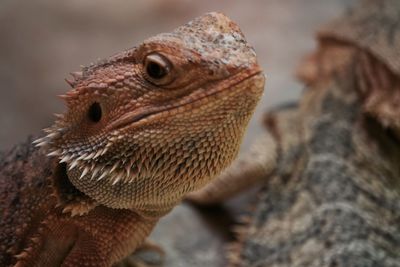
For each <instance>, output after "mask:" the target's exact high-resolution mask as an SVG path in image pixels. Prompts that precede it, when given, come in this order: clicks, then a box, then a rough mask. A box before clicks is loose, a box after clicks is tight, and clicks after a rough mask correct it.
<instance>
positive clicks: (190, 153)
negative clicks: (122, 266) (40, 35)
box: [0, 13, 264, 266]
mask: <svg viewBox="0 0 400 267" xmlns="http://www.w3.org/2000/svg"><path fill="white" fill-rule="evenodd" d="M72 75H73V77H74V80H72V81H68V82H69V83H70V84H71V86H72V87H73V89H72V90H71V91H69V92H68V93H67V94H66V95H64V96H62V98H63V99H65V101H66V103H67V107H68V110H67V112H66V113H65V114H64V115H59V116H58V119H57V121H56V122H55V123H54V125H53V126H52V127H51V128H48V129H46V130H45V131H46V132H47V135H46V136H45V137H43V138H41V139H39V140H37V141H36V142H35V143H36V145H37V146H39V147H40V146H43V147H44V148H43V149H41V150H37V149H34V148H33V147H30V146H28V145H22V146H20V147H17V148H15V149H14V150H13V151H12V152H10V153H8V154H6V155H5V156H4V159H3V161H2V164H3V165H2V168H1V172H0V178H1V179H0V182H1V183H0V185H1V187H0V190H1V191H0V197H1V198H0V201H1V202H0V208H1V213H2V216H1V218H2V219H1V221H0V226H1V229H2V233H1V236H0V237H1V239H0V241H1V243H0V244H1V254H0V265H1V266H13V265H15V266H59V265H61V266H80V265H83V264H84V265H85V266H111V265H112V264H114V263H116V262H118V261H120V260H121V259H123V258H124V257H126V256H128V255H129V254H130V253H132V252H133V251H134V250H135V249H136V248H137V247H138V246H140V245H141V244H142V243H143V241H144V239H145V238H146V236H147V235H148V234H149V232H150V231H151V229H152V228H153V226H154V225H155V223H156V222H157V220H158V219H159V218H160V217H161V216H163V215H164V214H166V213H167V212H169V211H170V210H171V209H172V208H173V207H174V206H175V205H176V204H177V203H179V202H180V201H181V199H182V198H183V197H184V195H185V194H186V193H188V192H191V191H193V190H196V189H199V188H200V187H201V186H203V185H205V184H206V183H207V182H208V181H210V180H211V179H212V178H213V177H214V176H216V175H217V174H218V173H220V172H221V171H222V170H223V169H224V168H225V167H226V166H228V165H229V164H230V163H231V161H232V160H233V158H234V157H235V156H236V154H237V152H238V149H239V145H240V142H241V139H242V136H243V133H244V131H245V128H246V126H247V124H248V121H249V119H250V117H251V115H252V113H253V111H254V108H255V106H256V104H257V102H258V100H259V99H260V96H261V94H262V92H263V87H264V76H263V74H262V70H261V68H260V66H259V65H258V63H257V61H256V57H255V53H254V50H253V49H252V48H251V47H250V46H249V45H248V44H247V42H246V40H245V39H244V36H243V34H242V33H241V32H240V29H239V28H238V26H237V25H236V24H235V23H233V22H232V21H231V20H229V18H227V17H226V16H224V15H222V14H218V13H209V14H206V15H204V16H201V17H199V18H197V19H195V20H193V21H191V22H189V23H188V24H186V25H184V26H182V27H180V28H178V29H176V30H175V31H173V32H171V33H165V34H160V35H157V36H155V37H152V38H150V39H148V40H146V41H145V42H144V43H143V44H141V45H140V46H138V47H135V48H132V49H129V50H127V51H125V52H122V53H119V54H117V55H115V56H112V57H111V58H109V59H108V60H105V61H103V62H100V63H98V64H95V65H92V66H90V67H88V68H85V69H84V70H83V72H82V73H73V74H72ZM45 154H48V155H49V156H53V158H51V159H50V158H48V157H46V156H45Z"/></svg>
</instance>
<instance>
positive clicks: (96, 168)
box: [90, 167, 100, 180]
mask: <svg viewBox="0 0 400 267" xmlns="http://www.w3.org/2000/svg"><path fill="white" fill-rule="evenodd" d="M99 170H100V167H95V168H94V170H93V173H92V177H91V178H90V180H92V179H93V178H94V177H95V176H96V174H97V173H98V172H99Z"/></svg>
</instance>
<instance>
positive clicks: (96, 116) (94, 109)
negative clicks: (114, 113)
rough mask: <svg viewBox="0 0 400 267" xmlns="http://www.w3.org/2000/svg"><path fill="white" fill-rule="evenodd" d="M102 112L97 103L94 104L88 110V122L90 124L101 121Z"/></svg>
mask: <svg viewBox="0 0 400 267" xmlns="http://www.w3.org/2000/svg"><path fill="white" fill-rule="evenodd" d="M101 116H102V110H101V106H100V104H99V103H97V102H94V103H93V104H92V105H91V106H90V107H89V110H88V117H89V120H90V121H92V122H99V121H100V120H101Z"/></svg>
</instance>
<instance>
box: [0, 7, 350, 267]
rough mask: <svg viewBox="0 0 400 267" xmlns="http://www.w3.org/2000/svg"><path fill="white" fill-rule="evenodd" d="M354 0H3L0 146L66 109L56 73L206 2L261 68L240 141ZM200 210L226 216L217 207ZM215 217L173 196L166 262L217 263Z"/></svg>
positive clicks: (181, 18) (284, 97)
mask: <svg viewBox="0 0 400 267" xmlns="http://www.w3.org/2000/svg"><path fill="white" fill-rule="evenodd" d="M354 2H355V1H354V0H353V1H348V0H330V1H321V0H264V1H262V0H253V1H245V0H243V1H235V0H224V1H215V0H214V1H212V0H202V1H200V0H197V1H196V0H192V1H191V0H142V1H128V0H97V1H92V0H69V1H54V0H1V1H0V38H1V39H0V150H3V149H7V148H10V147H11V146H12V145H13V144H14V143H16V142H18V141H21V140H23V139H24V138H25V137H26V136H27V135H28V134H31V133H38V132H39V130H40V129H41V128H43V127H46V126H49V125H50V124H51V122H52V121H53V117H52V113H54V112H62V111H63V109H64V107H63V104H62V102H61V101H60V100H59V99H58V98H56V95H58V94H61V93H63V92H65V91H66V90H68V86H67V84H66V83H65V82H64V81H63V80H64V78H65V77H67V73H69V72H71V71H75V70H79V66H80V64H84V65H85V64H88V63H90V62H92V61H95V60H96V59H97V58H98V57H107V56H109V55H112V54H114V53H115V52H118V51H120V50H122V49H126V48H129V47H132V46H134V45H135V44H138V43H140V42H141V41H142V40H143V39H144V38H147V37H149V36H152V35H154V34H156V33H159V32H163V31H169V30H171V29H173V28H175V27H176V26H179V25H181V24H183V23H185V22H187V21H188V20H190V19H192V18H193V17H195V16H198V15H200V14H202V13H204V12H207V11H222V12H223V13H225V14H227V15H228V16H229V17H231V18H232V19H233V20H234V21H236V22H237V23H238V24H239V25H240V27H241V28H242V30H243V32H244V33H245V35H246V37H247V39H248V41H249V42H250V43H251V44H253V46H254V47H255V49H256V52H257V54H258V57H259V61H260V63H261V64H262V66H263V67H264V70H265V73H266V75H267V86H266V91H265V94H264V97H263V99H262V101H261V103H260V105H259V107H258V109H257V112H256V115H255V117H254V119H253V120H252V122H251V125H250V128H249V132H248V134H247V136H246V139H245V142H244V150H245V149H246V148H247V146H248V144H249V143H250V141H251V139H252V137H254V136H255V135H257V132H259V131H260V127H259V120H260V116H261V114H262V112H263V111H265V110H266V109H267V108H269V107H271V106H272V105H274V104H277V103H282V102H285V101H291V100H296V99H298V97H299V95H300V93H301V89H302V85H300V84H299V83H297V82H296V81H295V79H294V77H293V73H294V70H295V67H296V65H297V63H298V62H299V60H300V59H301V57H302V56H303V55H304V54H305V53H307V52H309V51H312V49H313V48H314V47H315V41H314V39H313V32H314V31H315V29H317V28H318V25H320V24H321V23H324V22H326V21H327V20H329V19H330V18H332V17H334V16H337V15H338V14H340V13H341V12H342V11H343V10H344V9H345V8H346V7H347V6H349V5H350V4H351V3H354ZM239 202H240V201H239ZM232 203H233V204H232ZM232 203H230V204H228V207H231V208H232V207H233V208H234V210H237V207H236V204H235V203H238V202H232ZM207 212H211V213H212V214H213V215H214V217H217V218H220V219H221V218H222V220H224V219H226V220H227V221H229V214H225V213H224V214H222V213H223V212H224V211H223V210H219V209H216V210H211V211H207ZM216 225H221V224H211V225H210V223H209V222H208V221H207V220H205V219H204V217H201V216H200V215H199V213H198V212H195V211H193V210H192V209H189V208H188V206H187V205H181V206H179V207H178V208H176V209H175V210H174V212H172V214H170V215H168V216H167V217H166V218H164V219H163V220H162V223H160V224H159V226H158V227H157V228H156V230H155V232H154V234H153V236H152V238H153V239H156V240H157V242H159V243H162V244H163V245H164V247H165V248H166V250H167V255H168V257H167V266H171V267H172V266H174V267H179V266H182V267H184V266H208V267H212V266H223V265H224V263H223V259H222V257H221V254H222V253H223V251H222V247H221V244H222V241H223V240H226V239H227V236H226V235H224V233H226V231H224V229H222V228H221V226H216ZM222 225H223V224H222ZM204 226H208V227H204ZM210 226H211V227H210ZM218 227H219V228H218ZM222 227H223V226H222ZM228 239H229V238H228Z"/></svg>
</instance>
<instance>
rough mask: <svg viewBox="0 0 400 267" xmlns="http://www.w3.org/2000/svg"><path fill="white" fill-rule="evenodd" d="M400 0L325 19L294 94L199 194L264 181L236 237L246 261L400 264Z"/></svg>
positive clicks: (202, 197) (241, 262) (204, 199)
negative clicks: (302, 87) (296, 99)
mask: <svg viewBox="0 0 400 267" xmlns="http://www.w3.org/2000/svg"><path fill="white" fill-rule="evenodd" d="M399 21H400V2H399V1H392V0H388V1H363V2H362V3H361V4H360V5H359V6H357V7H355V8H354V9H353V10H351V11H350V12H348V13H347V14H346V16H344V17H343V18H341V19H339V20H337V21H335V22H333V23H331V24H329V25H328V26H326V27H323V28H322V30H321V31H320V33H319V35H318V36H319V41H320V42H319V43H320V46H319V49H318V51H317V52H316V53H314V54H313V55H312V56H310V57H308V59H307V60H306V61H305V63H304V64H303V65H301V67H300V70H299V76H300V77H301V78H302V79H303V81H304V82H305V83H306V84H308V86H309V88H308V90H306V92H305V93H304V96H303V98H302V99H301V101H300V103H299V104H298V105H288V106H283V107H280V108H277V109H276V110H273V111H271V112H270V113H268V114H267V115H266V117H265V126H266V133H265V135H264V136H262V137H260V140H258V141H256V143H255V146H254V148H253V150H252V151H251V152H250V153H249V154H248V155H245V156H243V158H240V159H238V161H236V162H235V163H234V164H233V165H232V167H231V168H229V169H228V170H227V171H225V172H224V173H223V174H222V175H221V176H220V177H219V178H217V179H216V180H214V181H213V182H212V183H211V184H209V185H207V186H206V187H205V188H203V189H202V190H200V191H198V192H195V193H194V194H192V195H191V196H190V198H191V200H192V201H196V202H199V203H213V202H218V201H221V200H224V199H225V198H227V197H230V196H232V195H234V194H236V193H238V192H240V191H242V190H243V189H245V188H247V187H250V186H253V185H255V184H263V187H262V189H261V191H260V195H259V200H258V204H257V207H256V208H255V211H254V214H253V216H252V218H251V220H250V222H248V223H247V224H246V223H245V224H244V225H243V226H242V227H240V230H239V235H238V236H239V237H238V238H239V240H238V242H237V243H236V244H234V245H233V246H232V250H231V252H230V259H231V262H232V265H235V266H246V267H250V266H252V267H261V266H265V267H267V266H268V267H272V266H274V267H278V266H279V267H283V266H287V267H288V266H291V267H296V266H298V267H300V266H315V267H322V266H326V267H328V266H329V267H339V266H340V267H345V266H346V267H348V266H360V267H361V266H362V267H367V266H371V267H372V266H385V267H389V266H390V267H394V266H400V221H399V219H400V201H399V200H400V166H399V161H400V138H399V137H400V136H399V131H398V130H399V128H398V125H399V124H398V120H399V116H398V113H396V112H397V111H398V107H399V105H398V103H399V102H398V96H399V90H400V88H399V87H398V85H399V77H400V76H399V72H398V67H397V61H398V56H396V55H397V53H398V51H399V49H400V39H399V36H400V35H399V33H400V27H399V24H398V22H399Z"/></svg>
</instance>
